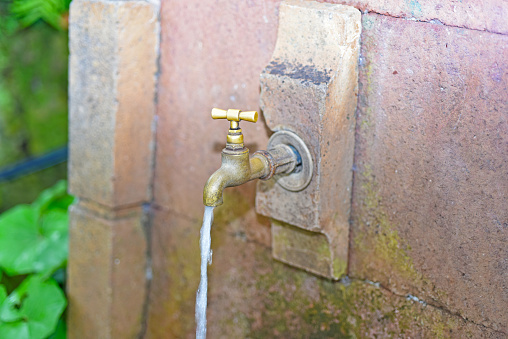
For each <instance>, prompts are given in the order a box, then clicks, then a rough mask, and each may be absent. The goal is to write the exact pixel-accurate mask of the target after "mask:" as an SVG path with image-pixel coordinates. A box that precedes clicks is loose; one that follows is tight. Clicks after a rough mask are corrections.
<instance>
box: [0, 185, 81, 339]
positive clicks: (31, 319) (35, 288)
mask: <svg viewBox="0 0 508 339" xmlns="http://www.w3.org/2000/svg"><path fill="white" fill-rule="evenodd" d="M66 192H67V185H66V182H65V181H60V182H58V183H57V184H56V185H55V186H53V187H51V188H49V189H47V190H45V191H43V192H42V193H41V194H40V196H39V197H38V198H37V199H36V200H35V201H34V202H33V203H32V204H31V205H19V206H16V207H14V208H12V209H10V210H8V211H7V212H5V213H3V214H2V215H0V338H2V339H44V338H47V337H48V336H50V335H51V334H53V333H54V334H53V336H52V337H53V338H65V328H64V323H63V321H61V320H59V319H60V317H61V315H62V313H63V311H64V309H65V307H66V305H67V300H66V297H65V294H64V291H63V290H62V287H61V286H60V285H63V284H64V280H65V272H64V271H63V270H65V267H66V265H67V256H68V214H67V209H68V207H69V206H70V204H72V202H73V200H74V199H73V198H72V197H71V196H69V195H68V194H67V193H66ZM2 272H3V273H2Z"/></svg>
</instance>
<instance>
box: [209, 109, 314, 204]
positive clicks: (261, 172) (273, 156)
mask: <svg viewBox="0 0 508 339" xmlns="http://www.w3.org/2000/svg"><path fill="white" fill-rule="evenodd" d="M212 118H214V119H227V120H228V121H230V128H229V131H228V136H227V143H226V148H224V149H223V150H222V165H221V167H220V168H219V169H218V170H217V171H216V172H215V173H213V174H212V176H211V177H210V178H209V179H208V181H207V183H206V185H205V189H204V191H203V203H204V204H205V205H206V206H219V205H222V192H223V190H224V188H226V187H233V186H239V185H241V184H244V183H246V182H248V181H250V180H253V179H261V180H268V179H270V178H272V177H274V176H275V175H288V174H291V173H299V172H301V171H302V168H303V169H307V172H308V168H310V174H311V175H312V159H311V158H310V153H308V149H307V148H306V146H305V144H303V145H304V147H305V150H306V152H307V154H304V157H302V155H301V151H302V148H301V145H300V144H298V145H292V144H291V142H284V141H287V140H289V139H288V138H287V133H289V134H290V135H294V133H291V132H287V131H281V132H276V133H275V134H274V135H273V136H272V137H271V138H270V141H272V140H273V139H274V136H275V135H277V134H278V133H282V134H283V136H282V139H281V141H283V142H277V143H273V142H272V144H270V141H269V147H268V150H266V151H257V152H255V153H254V154H253V155H252V157H249V149H248V148H246V147H244V144H243V134H242V130H241V128H240V124H239V122H240V120H245V121H250V122H256V121H257V119H258V113H257V112H254V111H249V112H242V111H240V110H237V109H229V110H227V111H225V110H221V109H218V108H214V109H213V110H212ZM296 138H298V137H296ZM298 140H300V141H301V139H299V138H298ZM301 143H303V141H302V142H301ZM305 150H304V151H305ZM304 153H305V152H304ZM302 159H305V160H308V159H310V165H309V164H304V163H303V162H302ZM307 162H308V161H307ZM307 174H308V173H307ZM309 180H310V178H309ZM307 184H308V182H307V183H306V184H305V186H306V185H307ZM303 188H304V187H303ZM303 188H302V189H303Z"/></svg>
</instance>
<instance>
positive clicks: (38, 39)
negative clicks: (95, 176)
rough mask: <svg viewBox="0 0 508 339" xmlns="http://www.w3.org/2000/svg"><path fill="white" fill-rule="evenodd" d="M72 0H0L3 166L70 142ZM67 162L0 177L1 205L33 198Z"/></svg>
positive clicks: (63, 172) (0, 165)
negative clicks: (13, 177)
mask: <svg viewBox="0 0 508 339" xmlns="http://www.w3.org/2000/svg"><path fill="white" fill-rule="evenodd" d="M69 2H70V1H67V0H15V1H5V0H0V172H2V170H4V169H5V168H8V167H10V166H12V165H14V164H18V163H20V162H23V161H25V160H27V159H33V158H36V157H39V156H41V155H44V154H46V153H48V152H51V151H53V150H55V149H59V148H62V147H65V146H66V144H67V113H68V112H67V65H68V61H67V58H68V54H69V52H68V34H67V33H68V32H67V25H68V20H67V18H68V14H67V13H68V7H69ZM66 172H67V164H66V163H65V162H64V163H60V164H58V165H55V166H52V167H49V168H47V169H43V170H39V171H36V172H34V173H31V174H28V175H24V176H21V177H18V178H15V179H13V180H9V181H5V180H4V181H0V211H4V210H6V209H8V208H10V207H12V206H14V205H16V204H19V203H29V202H31V201H33V200H34V199H35V198H36V197H37V195H38V194H39V193H40V192H41V191H42V190H43V189H44V188H47V187H50V186H52V185H53V184H54V183H55V182H57V181H58V180H59V179H65V178H66V176H67V173H66Z"/></svg>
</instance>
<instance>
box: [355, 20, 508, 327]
mask: <svg viewBox="0 0 508 339" xmlns="http://www.w3.org/2000/svg"><path fill="white" fill-rule="evenodd" d="M361 63H362V66H361V69H360V96H359V110H358V125H357V148H356V158H355V162H356V166H357V173H356V175H355V180H354V194H353V196H354V199H353V221H352V232H353V235H352V237H351V239H352V241H351V246H353V250H352V252H351V261H350V263H351V270H350V273H351V274H352V275H353V276H355V277H361V278H367V279H369V280H372V281H379V282H381V283H382V284H383V285H384V286H386V287H387V288H389V289H391V290H393V291H397V292H398V293H401V294H406V293H411V294H413V295H417V296H419V297H420V298H423V299H425V300H427V301H429V302H432V303H434V304H436V305H440V306H443V307H444V308H445V309H449V310H450V311H451V312H454V313H458V314H460V315H462V316H463V317H465V318H467V319H470V320H472V321H474V322H476V323H479V324H484V325H485V326H488V327H491V328H493V329H496V330H499V331H504V332H506V331H507V330H508V329H507V327H506V325H507V324H508V313H507V312H506V310H505V309H506V305H507V304H508V294H507V291H506V281H507V272H508V266H507V262H506V258H507V255H508V252H507V251H508V249H507V246H506V244H507V243H508V233H507V226H508V209H507V208H506V206H508V115H507V114H508V73H507V70H508V36H503V35H499V34H488V33H485V32H478V31H471V30H465V29H459V28H450V27H445V26H441V25H435V24H429V23H417V22H412V21H407V20H401V19H393V18H389V17H383V16H378V15H370V14H369V15H365V16H364V17H363V36H362V60H361Z"/></svg>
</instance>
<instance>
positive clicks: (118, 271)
mask: <svg viewBox="0 0 508 339" xmlns="http://www.w3.org/2000/svg"><path fill="white" fill-rule="evenodd" d="M99 214H100V213H96V212H95V211H91V210H89V209H88V208H83V207H80V206H79V205H77V206H72V207H71V225H70V242H69V264H68V283H67V294H68V297H69V310H68V336H69V338H79V339H82V338H83V339H84V338H105V339H107V338H138V336H139V334H140V332H141V330H142V322H143V309H144V304H145V297H146V277H145V272H146V265H147V262H146V251H147V241H146V236H145V233H144V228H143V214H142V213H141V211H140V210H139V209H137V210H132V211H130V212H127V213H125V214H124V215H122V216H120V217H118V218H117V217H116V216H113V215H111V214H110V213H109V212H107V211H106V212H105V213H103V215H99ZM111 218H112V219H111Z"/></svg>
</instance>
